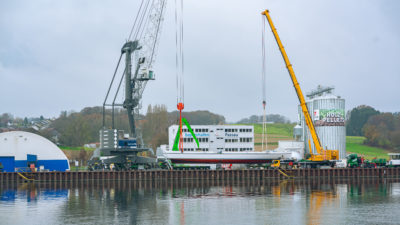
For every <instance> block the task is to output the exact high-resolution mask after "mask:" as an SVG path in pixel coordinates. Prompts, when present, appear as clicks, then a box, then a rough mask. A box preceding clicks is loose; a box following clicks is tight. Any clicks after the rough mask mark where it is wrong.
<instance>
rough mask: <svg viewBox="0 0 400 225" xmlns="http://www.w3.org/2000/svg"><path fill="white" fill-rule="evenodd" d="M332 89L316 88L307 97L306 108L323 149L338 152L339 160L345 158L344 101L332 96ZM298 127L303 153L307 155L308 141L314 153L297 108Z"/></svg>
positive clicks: (306, 128) (308, 133)
mask: <svg viewBox="0 0 400 225" xmlns="http://www.w3.org/2000/svg"><path fill="white" fill-rule="evenodd" d="M333 89H334V88H333V87H321V86H318V88H317V89H316V90H313V91H312V92H310V93H309V94H308V95H307V97H308V98H309V99H308V101H307V107H308V110H309V112H310V115H311V117H312V120H313V123H314V126H315V130H316V132H317V134H318V137H319V139H320V142H321V146H322V147H323V148H324V149H329V150H339V158H340V159H344V158H346V127H345V119H346V118H345V100H344V99H343V98H341V97H340V96H336V95H334V94H332V90H333ZM299 113H300V125H301V126H302V127H303V140H304V143H305V146H306V147H305V152H306V153H308V152H309V151H310V150H309V149H310V148H309V140H310V142H311V148H312V150H313V153H316V150H315V147H314V144H313V142H312V139H311V135H310V132H309V130H308V127H307V125H306V124H305V121H304V115H303V113H302V111H301V108H300V106H299Z"/></svg>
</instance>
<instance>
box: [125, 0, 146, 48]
mask: <svg viewBox="0 0 400 225" xmlns="http://www.w3.org/2000/svg"><path fill="white" fill-rule="evenodd" d="M143 2H144V0H142V2H141V3H140V7H139V10H138V13H137V14H136V17H135V22H133V25H132V28H131V32H130V33H129V37H128V40H130V39H131V37H132V33H133V30H134V28H135V26H136V21H137V19H138V17H139V13H140V10H141V9H142V6H143Z"/></svg>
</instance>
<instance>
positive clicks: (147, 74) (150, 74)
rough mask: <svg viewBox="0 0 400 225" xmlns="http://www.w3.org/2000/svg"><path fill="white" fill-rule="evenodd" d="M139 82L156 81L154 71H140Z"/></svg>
mask: <svg viewBox="0 0 400 225" xmlns="http://www.w3.org/2000/svg"><path fill="white" fill-rule="evenodd" d="M138 80H141V81H144V80H155V76H154V71H153V70H150V69H147V68H142V69H140V71H139V74H138Z"/></svg>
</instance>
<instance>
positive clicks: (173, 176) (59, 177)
mask: <svg viewBox="0 0 400 225" xmlns="http://www.w3.org/2000/svg"><path fill="white" fill-rule="evenodd" d="M284 173H285V174H287V175H288V176H289V177H290V178H295V179H302V178H307V179H308V178H320V177H324V178H329V179H330V178H349V177H350V178H359V177H371V178H399V177H400V167H399V168H335V169H294V170H285V171H284ZM24 176H25V177H29V178H31V179H33V180H34V181H32V182H75V181H93V180H95V181H102V180H141V181H146V180H165V179H167V180H247V179H254V180H263V179H288V177H287V176H285V175H284V174H282V173H281V172H279V171H278V170H274V169H268V170H260V169H249V170H138V171H119V172H117V171H95V172H93V171H85V172H35V173H24ZM10 181H12V182H26V180H25V179H24V178H23V177H22V176H20V175H19V174H18V173H14V172H13V173H0V182H2V183H3V182H10Z"/></svg>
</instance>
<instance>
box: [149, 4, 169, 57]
mask: <svg viewBox="0 0 400 225" xmlns="http://www.w3.org/2000/svg"><path fill="white" fill-rule="evenodd" d="M164 4H165V1H163V2H162V7H161V12H160V18H159V19H158V23H157V32H156V37H155V41H154V43H153V47H152V51H151V56H150V61H149V63H150V64H151V63H152V61H153V57H154V52H155V49H156V43H157V38H158V34H159V31H160V25H161V17H162V14H163V11H164Z"/></svg>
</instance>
